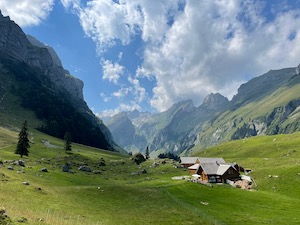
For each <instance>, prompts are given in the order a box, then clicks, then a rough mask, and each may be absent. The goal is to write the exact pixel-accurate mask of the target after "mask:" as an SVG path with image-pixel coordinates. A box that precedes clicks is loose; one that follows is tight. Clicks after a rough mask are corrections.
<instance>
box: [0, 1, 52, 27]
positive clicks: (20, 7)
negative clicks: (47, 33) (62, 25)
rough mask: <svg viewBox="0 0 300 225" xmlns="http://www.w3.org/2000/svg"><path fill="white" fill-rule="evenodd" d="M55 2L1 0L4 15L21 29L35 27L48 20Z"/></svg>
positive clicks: (0, 4) (0, 5)
mask: <svg viewBox="0 0 300 225" xmlns="http://www.w3.org/2000/svg"><path fill="white" fill-rule="evenodd" d="M53 4H54V0H1V1H0V9H1V11H2V14H3V15H9V16H10V18H11V19H12V20H14V21H15V22H16V23H17V24H18V25H20V26H21V27H26V26H35V25H38V24H40V23H41V21H43V20H44V19H46V18H47V16H48V15H49V13H50V12H51V11H52V7H53Z"/></svg>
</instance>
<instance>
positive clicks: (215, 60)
mask: <svg viewBox="0 0 300 225" xmlns="http://www.w3.org/2000/svg"><path fill="white" fill-rule="evenodd" d="M64 1H65V2H66V5H68V6H70V3H69V2H70V0H64ZM273 2H277V3H278V2H280V1H272V2H268V1H258V0H201V1H193V0H174V1H168V0H162V1H157V2H156V4H153V2H151V1H149V0H130V1H129V0H120V1H113V0H109V1H107V0H90V1H88V2H87V4H86V5H85V6H83V5H81V7H80V8H79V7H78V5H77V6H76V5H75V6H74V8H76V7H77V9H78V11H77V13H78V15H79V18H80V22H81V25H82V27H83V29H84V31H85V33H86V34H87V35H88V36H89V37H91V38H92V39H93V40H94V41H95V43H96V44H97V46H98V49H99V52H100V53H101V52H104V51H106V50H107V49H108V48H109V47H111V46H114V45H118V44H120V45H129V44H130V43H131V41H132V37H134V36H135V35H139V36H140V37H141V39H142V40H143V41H144V43H143V44H144V46H143V54H142V57H143V58H142V59H143V62H142V64H141V65H139V66H138V67H137V70H136V71H135V72H136V74H135V75H134V76H132V77H131V78H130V79H131V80H129V82H131V85H132V86H134V85H135V80H136V79H137V78H140V77H147V78H149V79H153V80H155V81H156V82H155V85H154V87H153V89H152V91H153V97H152V99H150V104H151V105H152V106H153V107H154V108H156V109H157V110H159V111H163V110H166V109H167V108H168V107H170V106H171V105H172V104H173V103H175V102H177V101H180V100H184V99H187V98H189V99H193V101H194V103H195V104H196V105H199V104H200V103H201V102H202V99H203V98H204V97H205V96H206V95H207V94H209V93H210V92H220V93H221V94H223V95H225V96H227V97H229V98H231V97H232V96H233V95H234V94H235V93H236V91H237V88H238V86H239V85H240V84H241V83H243V82H246V81H247V80H248V79H249V78H252V77H254V76H258V75H260V74H262V73H264V72H267V71H268V70H269V69H276V68H283V67H289V66H296V65H297V64H298V63H299V56H300V10H299V7H278V5H275V3H274V4H273ZM267 4H269V5H268V7H270V8H271V10H270V12H269V15H268V16H266V14H265V11H266V7H267ZM270 5H271V6H270ZM284 5H285V6H287V5H288V2H286V3H285V4H284ZM275 11H276V14H272V13H274V12H275ZM108 64H109V65H112V63H108ZM110 68H111V69H113V68H114V66H111V67H110ZM108 74H110V73H107V75H105V76H106V77H107V79H108V80H111V81H113V82H115V81H117V80H118V77H119V75H116V74H118V73H114V75H115V76H111V74H110V75H108ZM139 85H140V84H139ZM136 90H138V88H137V89H136ZM137 93H140V94H141V95H144V92H143V91H142V90H140V91H137ZM143 98H145V97H143ZM135 100H136V101H135V102H138V100H137V99H135Z"/></svg>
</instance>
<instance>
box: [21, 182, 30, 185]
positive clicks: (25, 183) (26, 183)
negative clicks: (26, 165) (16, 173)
mask: <svg viewBox="0 0 300 225" xmlns="http://www.w3.org/2000/svg"><path fill="white" fill-rule="evenodd" d="M22 184H24V185H30V183H29V182H28V181H24V182H22Z"/></svg>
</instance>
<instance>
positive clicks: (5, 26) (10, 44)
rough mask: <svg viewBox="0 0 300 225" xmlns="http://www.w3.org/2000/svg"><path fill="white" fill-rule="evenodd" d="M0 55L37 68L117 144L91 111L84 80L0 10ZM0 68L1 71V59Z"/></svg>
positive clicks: (39, 74) (76, 107)
mask: <svg viewBox="0 0 300 225" xmlns="http://www.w3.org/2000/svg"><path fill="white" fill-rule="evenodd" d="M0 59H1V60H2V59H3V60H11V61H13V62H18V63H22V64H24V65H26V66H29V67H31V68H32V69H34V71H37V74H38V76H45V77H47V78H49V84H48V83H45V84H43V85H44V86H46V87H48V88H49V89H51V91H53V92H55V93H57V94H58V95H61V96H63V97H64V98H65V99H68V101H69V103H70V104H71V105H72V106H73V107H74V108H75V109H76V111H78V112H79V113H80V114H81V115H82V116H84V117H85V118H86V119H87V120H88V121H89V122H91V123H92V124H93V125H94V126H95V128H98V129H100V131H101V132H100V133H102V134H103V138H104V139H106V141H107V142H108V143H109V145H110V146H111V147H110V149H113V148H117V146H116V145H115V143H114V142H113V139H112V136H111V133H110V131H109V130H108V128H107V127H106V126H105V125H104V124H103V122H102V121H101V120H100V119H99V118H97V117H96V116H95V115H94V114H93V112H92V111H91V110H90V109H89V107H88V106H87V104H86V102H85V101H84V98H83V82H82V81H81V80H79V79H77V78H75V77H73V76H72V75H70V73H69V71H67V70H65V69H64V68H63V66H62V63H61V60H60V59H59V57H58V56H57V54H56V52H55V51H54V49H53V48H51V47H50V46H47V45H45V44H43V43H41V42H40V41H38V40H37V39H35V38H34V37H32V36H29V35H28V36H26V35H25V34H24V32H23V31H22V29H21V28H20V27H19V26H18V25H17V24H16V23H15V22H14V21H12V20H10V18H9V17H8V16H6V17H4V16H3V15H2V13H1V11H0ZM0 71H2V72H3V69H2V68H1V63H0ZM2 79H5V78H2ZM92 134H93V133H92ZM93 135H94V134H93ZM99 139H101V137H99ZM103 141H104V140H103ZM104 142H105V141H104Z"/></svg>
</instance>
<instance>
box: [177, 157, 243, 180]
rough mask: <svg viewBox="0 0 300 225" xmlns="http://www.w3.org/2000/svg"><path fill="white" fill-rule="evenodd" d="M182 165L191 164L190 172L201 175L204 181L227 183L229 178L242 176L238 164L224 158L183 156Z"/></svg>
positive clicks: (233, 178)
mask: <svg viewBox="0 0 300 225" xmlns="http://www.w3.org/2000/svg"><path fill="white" fill-rule="evenodd" d="M182 158H183V159H182ZM182 162H184V163H185V164H183V163H182ZM192 162H195V163H194V164H192ZM191 164H192V165H191ZM181 165H183V166H184V167H187V165H189V166H188V167H187V168H188V170H189V172H190V173H192V174H198V175H200V178H199V179H200V180H201V181H203V182H209V183H225V182H226V180H227V179H228V180H235V179H238V178H239V176H240V173H239V167H238V165H237V164H235V163H226V162H225V160H224V159H223V158H202V157H181Z"/></svg>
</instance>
